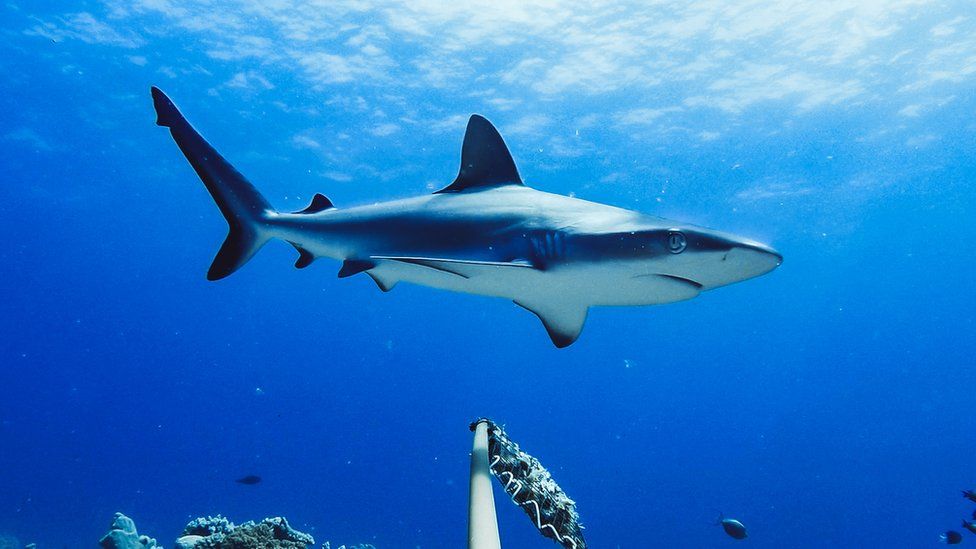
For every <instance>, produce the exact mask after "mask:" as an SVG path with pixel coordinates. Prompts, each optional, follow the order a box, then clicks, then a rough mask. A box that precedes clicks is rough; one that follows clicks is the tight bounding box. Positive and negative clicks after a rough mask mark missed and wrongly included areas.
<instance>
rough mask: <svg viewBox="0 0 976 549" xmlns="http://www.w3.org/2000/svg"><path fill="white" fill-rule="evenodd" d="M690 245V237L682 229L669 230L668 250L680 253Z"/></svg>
mask: <svg viewBox="0 0 976 549" xmlns="http://www.w3.org/2000/svg"><path fill="white" fill-rule="evenodd" d="M687 247H688V239H687V238H686V237H685V235H684V233H682V232H681V231H668V251H669V252H671V253H673V254H680V253H681V252H683V251H685V248H687Z"/></svg>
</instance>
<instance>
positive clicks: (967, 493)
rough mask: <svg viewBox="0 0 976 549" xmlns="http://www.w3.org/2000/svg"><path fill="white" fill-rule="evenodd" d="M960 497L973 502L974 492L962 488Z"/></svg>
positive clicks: (975, 497)
mask: <svg viewBox="0 0 976 549" xmlns="http://www.w3.org/2000/svg"><path fill="white" fill-rule="evenodd" d="M962 497H964V498H966V499H968V500H969V501H972V502H973V503H976V492H974V491H972V490H963V491H962Z"/></svg>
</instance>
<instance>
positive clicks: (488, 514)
mask: <svg viewBox="0 0 976 549" xmlns="http://www.w3.org/2000/svg"><path fill="white" fill-rule="evenodd" d="M469 490H470V492H469V494H468V549H501V546H502V543H501V540H500V539H499V538H498V519H497V518H496V517H495V496H494V495H493V494H492V493H491V470H490V469H489V465H488V420H486V419H482V420H479V421H478V422H477V423H476V424H475V426H474V448H472V450H471V483H470V485H469Z"/></svg>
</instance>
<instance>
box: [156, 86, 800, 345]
mask: <svg viewBox="0 0 976 549" xmlns="http://www.w3.org/2000/svg"><path fill="white" fill-rule="evenodd" d="M152 96H153V102H154V106H155V108H156V114H157V120H156V123H157V124H158V125H160V126H164V127H167V128H169V129H170V133H171V134H172V136H173V139H174V140H175V141H176V143H177V145H178V146H179V147H180V149H181V150H182V151H183V154H184V155H186V158H187V159H188V160H189V161H190V164H191V165H192V166H193V168H194V169H195V170H196V172H197V174H198V175H199V176H200V178H201V179H202V180H203V182H204V184H205V185H206V187H207V190H209V191H210V194H211V195H212V196H213V198H214V201H216V203H217V206H218V207H219V208H220V211H221V212H222V213H223V215H224V217H225V218H226V219H227V223H228V224H229V225H230V232H229V234H228V235H227V239H226V240H225V241H224V244H223V246H221V248H220V251H219V252H217V256H216V258H215V259H214V262H213V265H211V267H210V271H209V272H208V274H207V278H209V279H210V280H218V279H220V278H223V277H225V276H228V275H230V274H231V273H233V272H234V271H236V270H237V269H239V268H240V267H241V266H243V265H244V264H245V263H246V262H247V261H248V260H249V259H250V258H251V257H252V256H253V255H254V254H255V253H256V252H257V251H258V250H259V249H260V248H261V246H263V245H264V244H265V243H266V242H267V241H269V240H271V239H272V238H279V239H282V240H286V241H288V242H290V243H291V244H292V245H293V246H294V247H295V249H296V250H298V252H299V258H298V261H297V262H296V263H295V266H296V267H298V268H304V267H307V266H308V265H310V264H311V263H312V262H313V261H314V260H315V259H317V258H320V257H327V258H332V259H336V260H339V261H341V262H342V267H341V268H340V270H339V277H340V278H344V277H347V276H352V275H355V274H358V273H365V274H367V275H369V276H370V277H371V278H372V279H373V280H374V281H375V282H376V284H377V285H378V286H379V287H380V289H381V290H383V291H389V290H391V289H392V288H393V287H394V286H395V285H396V284H397V283H398V282H400V281H406V282H413V283H415V284H422V285H425V286H430V287H434V288H440V289H444V290H452V291H457V292H465V293H470V294H479V295H488V296H497V297H503V298H506V299H511V300H512V301H514V302H515V303H517V304H518V305H520V306H522V307H524V308H525V309H528V310H529V311H531V312H533V313H535V314H536V315H537V316H538V317H539V319H540V320H542V323H543V324H544V325H545V327H546V330H547V332H548V333H549V337H550V338H552V342H553V343H554V344H555V345H556V346H557V347H560V348H561V347H566V346H568V345H570V344H571V343H573V342H574V341H576V339H577V338H578V337H579V334H580V332H581V331H582V329H583V323H584V322H585V320H586V314H587V311H588V310H589V308H590V307H593V306H607V305H654V304H661V303H671V302H675V301H682V300H686V299H691V298H693V297H695V296H697V295H698V294H699V293H700V292H702V291H703V290H711V289H713V288H717V287H720V286H725V285H728V284H732V283H734V282H739V281H742V280H746V279H749V278H753V277H756V276H759V275H762V274H765V273H767V272H769V271H771V270H773V269H774V268H776V267H777V266H778V265H779V264H780V263H781V262H782V257H781V256H780V255H779V254H778V253H777V252H776V251H775V250H773V249H772V248H770V247H768V246H765V245H763V244H760V243H758V242H753V241H751V240H747V239H743V238H739V237H736V236H733V235H729V234H724V233H720V232H717V231H712V230H708V229H704V228H700V227H695V226H692V225H688V224H683V223H677V222H674V221H668V220H666V219H661V218H658V217H653V216H648V215H644V214H641V213H638V212H634V211H630V210H625V209H621V208H615V207H612V206H606V205H603V204H597V203H593V202H587V201H585V200H579V199H576V198H570V197H567V196H561V195H556V194H550V193H545V192H541V191H537V190H535V189H531V188H529V187H527V186H526V185H525V184H524V183H523V182H522V178H521V177H520V176H519V173H518V170H517V169H516V167H515V162H514V161H513V160H512V155H511V154H510V153H509V151H508V148H507V147H506V146H505V142H504V141H503V140H502V138H501V136H500V135H499V134H498V131H497V130H495V128H494V127H493V126H492V125H491V123H490V122H488V120H486V119H484V118H482V117H481V116H478V115H473V116H471V119H470V120H469V121H468V127H467V131H466V133H465V135H464V143H463V145H462V147H461V169H460V172H459V173H458V176H457V178H456V179H455V180H454V182H453V183H451V184H450V185H448V186H447V187H445V188H443V189H441V190H439V191H437V192H435V193H433V194H430V195H426V196H419V197H415V198H408V199H404V200H394V201H389V202H382V203H378V204H373V205H368V206H359V207H353V208H346V209H337V208H335V207H334V206H333V204H332V202H331V201H330V200H329V199H328V198H326V197H325V196H323V195H321V194H317V195H315V197H314V198H313V199H312V202H311V204H310V205H309V206H308V207H307V208H305V209H303V210H301V211H297V212H292V213H285V212H278V211H276V210H275V209H274V208H273V207H272V206H271V204H270V203H268V201H267V200H265V199H264V197H262V196H261V194H260V193H259V192H258V191H257V190H256V189H255V188H254V186H253V185H252V184H251V183H250V182H249V181H248V180H247V179H246V178H245V177H244V176H243V175H241V174H240V172H238V171H237V170H236V169H234V167H233V166H232V165H231V164H230V163H229V162H227V161H226V160H225V159H224V158H223V157H222V156H221V155H220V154H219V153H217V151H216V150H214V148H213V147H212V146H211V145H210V144H209V143H207V141H206V140H205V139H204V138H203V137H202V136H201V135H200V134H199V133H197V131H196V130H194V129H193V127H192V126H190V124H189V122H187V121H186V119H185V118H184V117H183V115H182V114H180V112H179V110H177V108H176V106H175V105H174V104H173V102H172V101H170V99H169V98H168V97H166V95H165V94H163V92H162V91H160V90H159V89H158V88H155V87H154V88H152Z"/></svg>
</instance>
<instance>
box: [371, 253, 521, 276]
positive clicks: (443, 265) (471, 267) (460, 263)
mask: <svg viewBox="0 0 976 549" xmlns="http://www.w3.org/2000/svg"><path fill="white" fill-rule="evenodd" d="M370 259H372V260H376V261H380V260H386V261H397V262H400V263H409V264H412V265H420V266H422V267H427V268H430V269H434V270H437V271H441V272H445V273H450V274H454V275H457V276H460V277H462V278H473V277H475V276H477V275H479V274H483V273H488V272H492V271H497V270H498V269H502V270H507V269H535V266H534V265H532V264H531V263H529V262H527V261H511V262H508V261H476V260H470V259H443V258H434V257H403V256H382V255H374V256H370Z"/></svg>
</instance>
